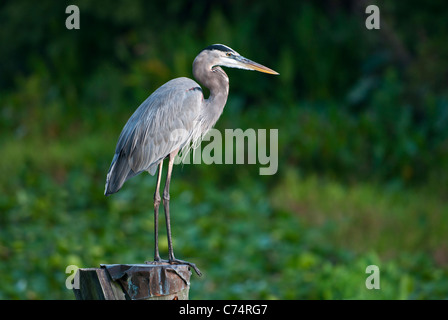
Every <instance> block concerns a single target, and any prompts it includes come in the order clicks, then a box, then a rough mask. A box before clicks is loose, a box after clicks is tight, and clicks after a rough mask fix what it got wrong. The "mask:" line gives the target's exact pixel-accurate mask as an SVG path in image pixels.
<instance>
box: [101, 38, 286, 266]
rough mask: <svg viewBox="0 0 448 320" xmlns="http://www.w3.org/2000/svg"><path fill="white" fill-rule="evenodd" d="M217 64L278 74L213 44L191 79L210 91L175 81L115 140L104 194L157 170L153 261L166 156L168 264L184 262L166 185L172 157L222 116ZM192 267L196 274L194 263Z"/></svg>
mask: <svg viewBox="0 0 448 320" xmlns="http://www.w3.org/2000/svg"><path fill="white" fill-rule="evenodd" d="M219 66H226V67H230V68H240V69H246V70H257V71H260V72H265V73H270V74H278V73H277V72H275V71H274V70H271V69H269V68H267V67H265V66H262V65H260V64H258V63H256V62H253V61H251V60H249V59H246V58H244V57H242V56H241V55H240V54H239V53H238V52H236V51H235V50H233V49H231V48H229V47H227V46H225V45H222V44H215V45H211V46H209V47H207V48H205V49H204V50H202V51H201V52H200V53H199V54H198V56H197V57H196V58H195V60H194V62H193V75H194V77H195V78H196V79H197V80H198V81H199V82H200V83H201V84H203V85H204V86H206V87H207V88H208V89H209V90H210V96H209V97H208V99H204V96H203V93H202V89H201V87H200V86H199V84H198V83H196V82H195V81H193V80H191V79H188V78H176V79H173V80H171V81H169V82H167V83H165V84H164V85H162V86H161V87H160V88H158V89H157V90H156V91H154V93H153V94H151V95H150V96H149V97H148V98H147V99H146V100H145V101H144V102H143V103H142V104H141V105H140V106H139V107H138V109H137V110H136V111H135V112H134V114H133V115H132V116H131V117H130V119H129V120H128V122H127V123H126V125H125V126H124V128H123V131H122V132H121V134H120V137H119V138H118V143H117V146H116V148H115V154H114V157H113V159H112V163H111V165H110V168H109V171H108V173H107V178H106V188H105V191H104V194H105V195H110V194H112V193H115V192H117V191H119V190H120V188H121V187H122V186H123V184H124V183H125V182H126V180H128V179H130V178H132V177H134V176H135V175H137V174H139V173H141V172H143V171H147V172H149V173H150V174H152V175H154V173H155V172H156V171H157V169H158V171H159V173H158V176H157V185H156V192H155V193H154V228H155V253H154V261H155V262H160V261H161V259H160V256H159V251H158V210H159V204H160V201H161V198H160V195H159V186H160V178H161V170H162V164H163V160H164V159H165V158H166V157H169V162H168V173H167V181H166V184H165V189H164V192H163V204H164V207H165V218H166V220H167V234H168V250H169V262H170V263H187V262H185V261H182V260H178V259H175V258H174V253H173V249H172V241H171V227H170V214H169V185H170V181H171V172H172V168H173V163H174V157H175V156H176V155H177V154H178V152H179V151H181V152H182V153H185V152H186V151H187V150H188V149H189V148H191V147H192V146H197V145H198V144H197V142H199V141H200V139H201V138H202V137H203V135H204V134H205V133H206V132H207V131H208V130H210V129H211V128H212V127H213V126H214V124H215V123H216V121H218V119H219V117H220V115H221V114H222V112H223V109H224V106H225V104H226V101H227V96H228V94H229V78H228V76H227V74H226V73H225V72H224V70H223V69H222V68H221V67H219ZM187 264H189V265H191V266H192V267H193V268H194V269H195V271H196V272H197V273H198V274H200V272H199V269H197V268H196V266H195V265H194V264H191V263H187Z"/></svg>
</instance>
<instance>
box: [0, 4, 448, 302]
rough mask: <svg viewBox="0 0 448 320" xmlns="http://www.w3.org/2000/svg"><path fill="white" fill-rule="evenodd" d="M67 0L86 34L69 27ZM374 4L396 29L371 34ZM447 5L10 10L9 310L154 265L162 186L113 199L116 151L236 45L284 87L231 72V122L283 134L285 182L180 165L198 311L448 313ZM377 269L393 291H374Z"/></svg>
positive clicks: (0, 239)
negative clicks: (333, 308)
mask: <svg viewBox="0 0 448 320" xmlns="http://www.w3.org/2000/svg"><path fill="white" fill-rule="evenodd" d="M70 4H75V5H77V6H78V7H79V9H80V16H81V28H80V29H79V30H68V29H67V28H66V27H65V19H66V18H67V16H68V15H67V14H66V13H65V8H66V7H67V6H68V5H70ZM369 4H377V5H378V6H379V8H380V10H381V29H380V30H367V29H366V27H365V19H366V18H367V15H366V14H365V8H366V6H367V5H369ZM447 9H448V8H447V6H446V4H445V1H441V0H440V1H437V0H433V1H425V2H417V1H406V2H403V1H401V2H398V1H377V2H369V1H354V0H353V1H320V2H315V1H177V0H172V1H168V2H166V1H143V0H141V1H138V0H133V1H82V0H79V1H71V2H68V1H50V0H46V1H39V2H32V1H3V2H2V3H1V4H0V41H1V46H0V146H1V157H0V259H1V264H0V271H1V274H2V281H1V282H0V298H3V299H5V298H9V299H48V298H53V299H59V298H61V299H72V298H73V294H72V293H71V292H70V291H69V290H67V289H66V288H65V279H66V277H67V274H66V273H65V268H66V266H68V265H77V266H79V267H96V266H98V265H99V263H142V262H143V261H145V260H148V259H150V258H151V257H152V254H153V253H152V248H153V243H152V239H153V234H152V232H153V231H152V230H153V219H152V194H153V186H154V183H155V178H154V177H151V176H149V175H147V174H142V175H140V176H138V177H136V178H133V179H132V180H130V181H129V182H127V183H126V185H125V186H124V188H123V189H122V190H121V191H120V192H119V193H117V194H116V195H113V196H111V197H108V198H106V197H104V196H103V190H104V189H103V188H104V181H105V174H106V172H107V169H108V167H109V164H110V161H111V159H112V155H113V151H114V147H115V143H116V141H117V138H118V135H119V133H120V131H121V129H122V127H123V126H124V124H125V123H126V120H127V119H128V118H129V116H130V115H131V114H132V112H133V111H134V110H135V109H136V108H137V107H138V105H139V104H140V103H141V102H142V101H143V100H144V99H146V97H147V96H148V95H149V94H151V92H152V91H154V90H155V89H156V88H157V87H158V86H160V85H162V84H163V83H164V82H166V81H168V80H169V79H171V78H174V77H179V76H188V77H192V75H191V63H192V61H193V59H194V57H195V56H196V54H197V53H198V52H199V51H200V50H201V49H202V48H204V47H206V46H208V45H210V44H213V43H224V44H226V45H229V46H230V47H232V48H233V49H235V50H236V51H238V52H240V53H241V54H242V55H244V56H246V57H248V58H250V59H253V60H255V61H257V62H260V63H262V64H265V65H267V66H269V67H271V68H273V69H275V70H276V71H278V72H279V73H280V76H277V77H273V76H267V75H263V74H259V73H254V72H246V71H242V70H236V69H226V72H227V73H228V75H229V77H230V82H231V88H230V96H229V100H228V103H227V106H226V108H225V111H224V113H223V115H222V117H221V119H220V120H219V122H218V123H217V125H216V128H217V129H219V130H221V131H224V129H226V128H229V129H231V128H242V129H243V130H245V129H247V128H254V129H278V130H279V131H278V132H279V141H278V147H279V170H278V172H277V173H276V174H275V175H273V176H260V175H259V174H258V169H259V165H205V164H202V165H184V166H176V167H175V170H174V178H173V179H174V180H173V183H172V187H171V199H172V201H171V203H172V204H171V206H172V212H173V213H172V223H173V233H174V238H175V244H174V245H175V249H176V256H178V257H179V258H183V259H187V260H191V261H193V262H196V264H197V265H198V266H199V267H200V268H201V269H202V271H203V272H204V273H205V276H204V277H203V278H200V279H193V282H192V289H191V298H193V299H199V298H203V299H207V298H211V299H216V298H234V299H240V298H254V299H259V298H260V299H309V298H313V299H342V298H343V299H351V298H355V299H427V298H436V299H439V298H445V299H446V298H447V297H448V296H447V291H448V280H447V279H448V278H447V269H446V267H447V265H448V247H447V245H446V234H447V233H448V232H447V231H448V230H447V225H448V224H447V222H448V218H447V214H448V209H447V195H448V189H447V182H448V170H447V169H448V95H447V93H448V89H447V88H448V87H447V85H446V84H447V80H448V44H447V41H446V39H448V25H447V23H446V11H447ZM161 229H162V230H163V222H162V225H161ZM161 236H162V239H161V246H162V247H161V250H162V254H163V255H165V256H166V254H167V247H166V236H165V233H163V232H162V235H161ZM370 264H375V265H378V266H379V268H380V270H381V289H380V290H367V289H366V288H365V285H364V283H365V279H366V276H367V275H366V274H365V268H366V267H367V266H368V265H370Z"/></svg>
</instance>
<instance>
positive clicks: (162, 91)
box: [106, 78, 203, 193]
mask: <svg viewBox="0 0 448 320" xmlns="http://www.w3.org/2000/svg"><path fill="white" fill-rule="evenodd" d="M202 104H203V95H202V90H201V88H200V86H199V85H198V84H197V83H196V82H195V81H193V80H191V79H188V78H177V79H174V80H171V81H169V82H167V83H166V84H164V85H163V86H161V87H160V88H158V89H157V90H156V91H154V93H153V94H152V95H150V96H149V97H148V98H147V99H146V100H145V101H144V102H143V103H142V104H141V105H140V107H138V109H137V110H136V111H135V112H134V114H133V115H132V116H131V118H130V119H129V120H128V122H127V123H126V125H125V126H124V128H123V131H122V132H121V134H120V137H119V138H118V143H117V147H116V149H115V155H114V159H113V160H112V164H111V167H110V169H109V173H108V178H107V181H106V193H108V192H107V190H108V184H111V182H112V180H115V183H114V184H115V187H114V188H113V189H117V188H118V189H117V190H116V191H118V190H119V189H120V188H121V186H122V185H123V183H124V182H125V181H126V180H127V179H129V178H131V177H133V176H134V175H136V174H138V173H140V172H142V171H150V173H151V174H154V172H155V168H156V166H157V164H158V163H159V162H160V161H161V160H163V159H164V158H165V157H166V156H167V155H169V154H170V153H171V152H173V151H174V150H177V149H180V148H182V147H183V146H184V145H185V144H186V143H188V142H189V139H191V134H192V132H193V131H194V128H195V126H197V125H198V123H197V120H198V118H199V115H200V111H201V108H202ZM153 168H154V170H153ZM111 191H113V190H111ZM116 191H114V192H116ZM110 193H113V192H110Z"/></svg>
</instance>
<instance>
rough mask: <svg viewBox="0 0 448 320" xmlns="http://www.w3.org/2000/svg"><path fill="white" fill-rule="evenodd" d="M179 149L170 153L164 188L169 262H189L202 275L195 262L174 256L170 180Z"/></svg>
mask: <svg viewBox="0 0 448 320" xmlns="http://www.w3.org/2000/svg"><path fill="white" fill-rule="evenodd" d="M178 151H179V150H176V151H174V152H172V153H170V157H169V161H168V173H167V176H166V182H165V188H164V190H163V206H164V208H165V219H166V233H167V236H168V252H169V262H170V263H177V264H187V265H189V266H190V267H192V268H193V269H194V271H195V272H196V273H197V275H198V276H201V275H202V273H201V271H200V270H199V269H198V268H197V267H196V265H195V264H194V263H191V262H187V261H183V260H179V259H176V258H175V257H174V250H173V241H172V239H171V221H170V182H171V173H172V172H173V164H174V158H175V157H176V155H177V152H178Z"/></svg>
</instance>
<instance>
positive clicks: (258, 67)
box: [235, 56, 279, 74]
mask: <svg viewBox="0 0 448 320" xmlns="http://www.w3.org/2000/svg"><path fill="white" fill-rule="evenodd" d="M235 58H236V59H235V60H237V61H238V62H239V63H240V64H241V65H242V66H243V67H245V68H247V69H250V70H255V71H260V72H264V73H269V74H279V73H278V72H277V71H274V70H272V69H270V68H268V67H265V66H263V65H261V64H259V63H257V62H254V61H252V60H249V59H247V58H244V57H242V56H238V57H235Z"/></svg>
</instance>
